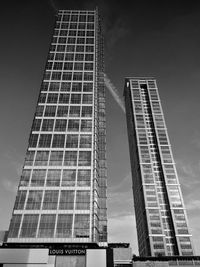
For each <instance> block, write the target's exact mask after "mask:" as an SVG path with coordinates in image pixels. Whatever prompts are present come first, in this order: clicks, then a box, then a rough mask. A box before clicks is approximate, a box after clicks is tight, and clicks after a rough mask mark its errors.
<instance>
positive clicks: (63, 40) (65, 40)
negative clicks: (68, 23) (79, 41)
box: [58, 37, 67, 44]
mask: <svg viewBox="0 0 200 267" xmlns="http://www.w3.org/2000/svg"><path fill="white" fill-rule="evenodd" d="M58 42H59V44H65V43H66V42H67V38H66V37H60V38H58Z"/></svg>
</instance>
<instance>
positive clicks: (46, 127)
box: [42, 119, 54, 132]
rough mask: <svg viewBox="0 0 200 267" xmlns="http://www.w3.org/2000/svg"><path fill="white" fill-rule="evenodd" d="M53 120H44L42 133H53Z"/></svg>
mask: <svg viewBox="0 0 200 267" xmlns="http://www.w3.org/2000/svg"><path fill="white" fill-rule="evenodd" d="M53 125H54V120H51V119H44V120H43V123H42V131H45V132H48V131H53Z"/></svg>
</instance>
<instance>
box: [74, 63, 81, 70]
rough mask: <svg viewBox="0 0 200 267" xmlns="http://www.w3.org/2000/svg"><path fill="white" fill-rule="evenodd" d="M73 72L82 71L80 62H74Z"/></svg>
mask: <svg viewBox="0 0 200 267" xmlns="http://www.w3.org/2000/svg"><path fill="white" fill-rule="evenodd" d="M74 70H83V63H81V62H75V64H74Z"/></svg>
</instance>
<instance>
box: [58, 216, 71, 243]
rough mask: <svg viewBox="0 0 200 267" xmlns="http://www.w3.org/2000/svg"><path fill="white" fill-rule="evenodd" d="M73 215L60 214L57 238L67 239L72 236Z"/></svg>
mask: <svg viewBox="0 0 200 267" xmlns="http://www.w3.org/2000/svg"><path fill="white" fill-rule="evenodd" d="M72 220H73V215H72V214H59V215H58V221H57V228H56V237H58V238H59V237H61V238H67V237H71V235H72Z"/></svg>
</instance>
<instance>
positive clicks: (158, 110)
mask: <svg viewBox="0 0 200 267" xmlns="http://www.w3.org/2000/svg"><path fill="white" fill-rule="evenodd" d="M124 96H125V104H126V114H127V127H128V136H129V148H130V158H131V168H132V180H133V195H134V206H135V214H136V224H137V234H138V245H139V253H140V256H159V255H166V256H170V255H180V256H189V255H193V246H192V242H191V234H190V233H189V230H188V222H187V215H186V210H185V206H184V203H183V198H182V193H181V188H180V184H179V181H178V177H177V172H176V167H175V162H174V159H173V155H172V151H171V145H170V141H169V137H168V133H167V128H166V124H165V120H164V115H163V111H162V106H161V102H160V98H159V94H158V88H157V85H156V80H155V79H154V78H127V79H126V80H125V90H124Z"/></svg>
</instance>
